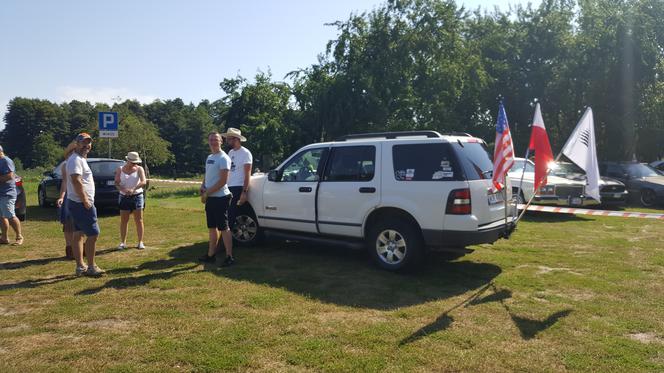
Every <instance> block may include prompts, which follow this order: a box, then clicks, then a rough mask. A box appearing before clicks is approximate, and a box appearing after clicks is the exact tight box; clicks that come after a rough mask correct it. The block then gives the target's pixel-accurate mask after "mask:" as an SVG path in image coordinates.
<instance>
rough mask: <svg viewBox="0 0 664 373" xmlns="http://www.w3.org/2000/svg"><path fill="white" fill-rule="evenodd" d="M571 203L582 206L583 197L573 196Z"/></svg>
mask: <svg viewBox="0 0 664 373" xmlns="http://www.w3.org/2000/svg"><path fill="white" fill-rule="evenodd" d="M570 204H571V205H573V206H581V198H572V201H571V203H570Z"/></svg>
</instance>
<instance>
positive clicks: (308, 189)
mask: <svg viewBox="0 0 664 373" xmlns="http://www.w3.org/2000/svg"><path fill="white" fill-rule="evenodd" d="M298 190H299V191H300V193H310V192H311V187H300V189H298Z"/></svg>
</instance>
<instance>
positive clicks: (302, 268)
mask: <svg viewBox="0 0 664 373" xmlns="http://www.w3.org/2000/svg"><path fill="white" fill-rule="evenodd" d="M206 247H207V246H206V243H204V242H202V243H198V244H195V245H189V246H182V247H178V248H175V249H174V250H172V251H171V252H170V253H169V255H170V258H169V259H165V260H157V261H153V262H146V263H143V264H141V265H139V266H137V267H130V268H120V269H116V270H111V271H108V272H107V275H108V276H114V275H128V276H123V277H121V278H112V279H110V280H108V281H107V282H106V283H105V284H104V285H102V286H100V287H96V288H90V289H86V290H83V291H81V292H80V293H78V295H89V294H95V293H98V292H100V291H102V290H103V289H106V288H112V289H125V288H129V287H136V286H142V285H145V284H147V283H149V282H150V281H153V280H157V279H167V278H172V277H174V276H178V275H180V274H182V273H185V272H190V271H191V270H193V269H194V268H197V267H199V266H200V263H199V262H198V261H197V257H198V256H200V255H201V254H203V253H204V252H205V250H206ZM235 254H236V255H235V256H236V258H237V264H236V265H234V266H232V267H229V268H218V267H217V265H214V264H212V265H206V266H205V267H204V269H205V270H209V271H211V272H212V273H214V274H215V275H217V276H221V277H225V278H229V279H234V280H238V281H249V282H252V283H255V284H261V285H268V286H270V287H274V288H281V289H286V290H288V291H291V292H293V293H296V294H299V295H301V296H304V297H308V298H313V299H317V300H319V301H322V302H326V303H333V304H338V305H343V306H351V307H361V308H373V309H379V310H392V309H396V308H399V307H404V306H410V305H416V304H421V303H425V302H429V301H432V300H440V299H445V298H449V297H453V296H457V295H459V294H463V293H466V292H468V291H472V290H473V289H476V288H479V287H482V286H485V285H486V284H488V283H490V281H491V280H492V279H493V278H495V277H496V276H498V274H500V273H501V270H500V267H498V266H496V265H493V264H487V263H474V262H470V261H457V262H448V261H446V260H445V259H444V258H443V256H439V255H436V253H432V255H430V256H429V257H428V260H427V264H426V265H425V266H424V267H423V268H422V269H421V270H420V271H418V272H417V273H414V274H408V275H404V274H395V273H390V272H386V271H384V270H379V269H377V268H374V267H373V266H372V265H370V264H369V262H368V259H367V258H366V255H365V254H364V252H363V251H357V250H350V249H344V248H336V247H324V246H310V245H307V244H300V243H282V244H276V245H272V246H269V247H267V246H266V247H257V248H244V247H239V248H236V250H235ZM187 263H192V265H186V264H187ZM183 265H186V266H183ZM145 270H149V271H155V272H154V273H148V274H142V275H140V276H131V274H133V273H136V272H141V271H145Z"/></svg>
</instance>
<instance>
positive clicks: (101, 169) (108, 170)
mask: <svg viewBox="0 0 664 373" xmlns="http://www.w3.org/2000/svg"><path fill="white" fill-rule="evenodd" d="M88 164H89V166H90V170H91V171H92V176H93V177H114V176H115V170H116V169H117V168H118V167H122V165H123V164H124V162H122V161H101V162H90V163H88Z"/></svg>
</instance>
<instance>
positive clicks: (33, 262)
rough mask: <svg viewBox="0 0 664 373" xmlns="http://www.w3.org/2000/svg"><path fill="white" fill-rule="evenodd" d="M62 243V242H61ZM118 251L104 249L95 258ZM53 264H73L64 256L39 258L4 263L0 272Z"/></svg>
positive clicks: (98, 251) (0, 266) (1, 264)
mask: <svg viewBox="0 0 664 373" xmlns="http://www.w3.org/2000/svg"><path fill="white" fill-rule="evenodd" d="M63 242H64V240H63ZM115 251H118V249H117V248H113V249H105V250H97V253H96V254H95V256H102V255H106V254H110V253H112V252H115ZM55 262H72V263H74V260H73V259H67V258H66V257H64V256H57V257H51V258H40V259H28V260H24V261H21V262H4V263H0V270H4V269H21V268H26V267H31V266H41V265H47V264H50V263H55Z"/></svg>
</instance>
